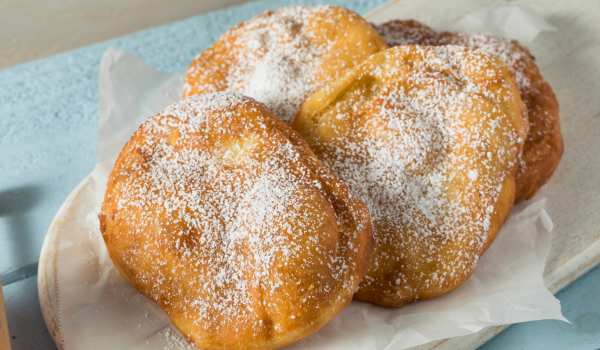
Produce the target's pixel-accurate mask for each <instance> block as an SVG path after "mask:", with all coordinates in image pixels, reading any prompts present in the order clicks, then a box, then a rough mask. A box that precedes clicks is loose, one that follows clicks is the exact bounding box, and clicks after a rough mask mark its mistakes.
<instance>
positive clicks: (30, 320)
mask: <svg viewBox="0 0 600 350" xmlns="http://www.w3.org/2000/svg"><path fill="white" fill-rule="evenodd" d="M383 2H385V0H349V1H343V0H328V1H327V0H297V1H292V0H287V1H269V0H267V1H257V2H252V3H247V4H244V5H241V6H237V7H234V8H229V9H225V10H221V11H216V12H212V13H209V14H204V15H200V16H196V17H193V18H190V19H187V20H183V21H179V22H175V23H172V24H169V25H165V26H160V27H156V28H153V29H149V30H145V31H141V32H138V33H134V34H131V35H127V36H124V37H121V38H117V39H113V40H109V41H106V42H102V43H99V44H95V45H92V46H88V47H85V48H82V49H78V50H74V51H69V52H66V53H63V54H60V55H56V56H53V57H50V58H46V59H43V60H39V61H34V62H31V63H27V64H23V65H20V66H16V67H12V68H8V69H5V70H1V71H0V164H2V165H1V169H2V170H1V171H0V273H1V274H2V282H3V283H4V286H3V290H4V294H5V299H6V303H7V313H8V320H9V328H10V330H11V333H12V334H13V335H14V336H15V338H14V339H13V348H14V349H17V350H18V349H54V348H55V346H54V345H53V343H52V340H51V339H50V337H49V335H48V333H47V330H46V327H45V325H44V322H43V319H42V316H41V311H40V309H39V304H38V301H37V282H36V278H35V273H36V271H37V261H38V258H39V253H40V248H41V245H42V241H43V239H44V235H45V233H46V230H47V229H48V226H49V224H50V222H51V220H52V218H53V216H54V214H55V213H56V212H57V210H58V208H59V207H60V205H61V203H62V202H63V201H64V199H65V198H66V197H67V195H68V194H69V193H70V192H71V190H72V189H73V188H75V186H76V185H77V184H78V183H79V182H80V181H81V180H82V179H83V178H84V177H85V176H86V175H87V174H88V173H90V172H91V170H92V169H93V166H94V162H95V151H94V146H95V143H96V131H97V120H98V68H99V63H100V57H101V55H102V52H104V50H106V49H107V48H108V47H111V46H112V47H114V48H116V49H119V50H124V51H129V52H132V53H134V54H135V55H137V56H139V57H141V58H142V59H143V60H144V61H146V62H147V63H149V64H150V65H151V66H152V67H154V68H156V69H158V70H161V71H168V72H180V71H183V70H185V69H186V68H187V66H188V64H189V62H190V61H191V59H192V58H193V57H194V56H195V55H196V54H197V53H199V52H200V51H202V50H204V49H206V48H207V47H209V46H210V45H211V44H212V43H213V42H214V41H215V40H216V39H217V38H218V37H219V35H220V34H221V33H222V32H224V31H225V30H227V29H229V28H230V27H231V26H233V25H235V24H237V23H239V22H241V21H243V20H246V19H248V18H250V17H252V16H254V15H256V14H258V13H261V12H263V11H265V10H268V9H275V8H278V7H282V6H288V5H300V4H302V5H315V4H321V3H329V4H335V5H343V6H345V7H348V8H350V9H352V10H355V11H357V12H359V13H366V12H368V11H369V10H371V9H373V8H375V7H376V6H378V5H380V4H382V3H383ZM598 290H600V268H596V269H594V270H592V271H591V272H590V273H588V274H587V275H586V276H584V277H583V278H582V279H580V280H579V281H577V282H576V283H574V284H573V285H571V286H569V287H568V288H567V289H565V290H564V291H563V292H561V293H560V294H558V297H559V299H560V300H561V302H562V303H563V310H564V313H565V316H566V317H567V318H568V319H569V320H570V321H571V322H573V324H571V325H569V324H566V323H561V322H558V321H539V322H530V323H527V324H520V325H516V326H512V327H510V328H509V329H508V330H507V331H505V332H504V333H502V334H501V335H500V336H498V337H496V338H495V339H493V340H492V341H490V342H489V343H488V344H486V345H485V346H483V347H482V348H483V349H486V350H491V349H519V348H523V349H598V348H600V298H598V295H599V294H598V292H597V291H598Z"/></svg>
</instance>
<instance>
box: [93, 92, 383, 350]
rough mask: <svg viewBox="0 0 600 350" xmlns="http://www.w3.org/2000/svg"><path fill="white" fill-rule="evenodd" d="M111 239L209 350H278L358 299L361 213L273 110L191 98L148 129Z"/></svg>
mask: <svg viewBox="0 0 600 350" xmlns="http://www.w3.org/2000/svg"><path fill="white" fill-rule="evenodd" d="M99 217H100V225H101V231H102V234H103V237H104V241H105V242H106V247H107V248H108V252H109V254H110V257H111V259H112V260H113V262H114V263H115V265H116V266H117V268H118V269H119V271H120V272H121V274H122V275H123V277H125V279H127V280H128V281H129V282H130V283H131V284H132V285H133V286H134V287H135V288H136V289H137V290H139V291H140V292H141V293H143V294H144V295H146V296H147V297H148V298H150V299H152V300H153V301H154V302H155V303H156V304H158V305H159V306H160V307H161V308H162V309H163V310H164V311H165V312H166V313H167V315H169V317H170V318H171V320H172V321H173V324H174V325H175V327H177V328H178V329H179V330H180V331H181V333H182V334H183V335H184V336H185V337H186V338H187V339H188V340H189V341H191V342H193V343H194V344H195V345H196V346H198V347H199V348H201V349H275V348H279V347H282V346H285V345H287V344H290V343H292V342H294V341H297V340H299V339H301V338H304V337H306V336H308V335H309V334H311V333H313V332H315V331H316V330H318V329H319V328H320V327H321V326H323V325H324V324H325V323H326V322H327V321H329V320H330V319H331V318H332V317H333V316H335V315H336V314H337V313H338V312H339V311H340V310H341V309H342V308H343V307H344V306H346V305H347V304H348V303H349V302H350V301H351V299H352V295H353V293H354V290H355V289H356V288H357V286H358V284H359V282H360V280H361V279H362V277H363V274H364V272H365V270H366V267H367V264H368V260H369V252H370V250H371V239H372V237H371V235H372V228H371V223H370V218H369V213H368V210H367V209H366V207H365V205H364V203H362V202H360V201H359V200H357V199H356V198H354V197H352V196H351V194H350V193H349V190H348V187H347V186H346V185H345V184H344V183H343V182H341V181H340V180H339V179H338V178H337V177H335V176H334V175H332V173H331V172H330V171H329V170H328V169H327V168H326V167H324V166H323V164H322V163H321V162H319V161H318V160H317V158H316V157H315V155H314V154H313V153H312V152H311V150H310V148H309V147H308V145H307V144H306V142H305V141H304V140H302V138H301V137H300V136H299V135H298V134H297V133H295V132H294V131H292V130H291V129H290V128H289V127H288V126H287V125H286V124H285V123H283V122H282V121H281V120H280V119H278V118H277V117H275V116H274V115H273V114H272V113H271V112H270V111H269V110H268V109H267V108H266V107H265V106H264V105H263V104H262V103H258V102H256V101H255V100H253V99H251V98H248V97H244V96H242V95H238V94H235V93H231V92H219V93H215V94H207V95H202V96H194V97H191V98H189V99H186V100H184V101H181V102H179V103H176V104H174V105H172V106H171V107H168V108H167V109H165V110H164V111H162V112H161V113H160V114H158V115H157V116H155V117H153V118H151V119H149V120H148V121H146V122H145V123H144V124H143V125H142V126H141V127H140V128H139V129H138V130H137V131H136V133H135V134H134V135H133V137H132V138H131V140H130V141H129V143H127V145H126V146H125V148H124V149H123V151H122V152H121V154H120V155H119V158H118V160H117V162H116V164H115V167H114V169H113V171H112V173H111V175H110V178H109V181H108V186H107V190H106V195H105V197H104V203H103V204H102V214H100V216H99Z"/></svg>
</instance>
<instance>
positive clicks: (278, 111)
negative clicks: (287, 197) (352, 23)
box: [185, 6, 331, 122]
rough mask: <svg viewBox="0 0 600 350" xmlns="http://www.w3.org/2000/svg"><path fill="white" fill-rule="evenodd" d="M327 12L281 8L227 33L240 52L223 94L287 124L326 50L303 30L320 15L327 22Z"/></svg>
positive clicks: (308, 90) (311, 85) (313, 86)
mask: <svg viewBox="0 0 600 350" xmlns="http://www.w3.org/2000/svg"><path fill="white" fill-rule="evenodd" d="M330 10H331V7H330V6H313V7H305V6H298V7H286V8H282V9H280V10H278V11H277V12H275V13H273V14H271V15H269V16H258V17H255V18H254V19H252V20H251V21H249V22H247V25H245V26H243V27H241V28H237V29H233V30H231V31H230V32H228V33H227V35H228V38H233V42H231V46H232V47H238V48H244V49H243V50H242V51H241V52H239V53H238V54H237V56H236V59H238V61H236V62H235V64H233V65H232V67H231V69H230V71H229V72H228V73H227V74H228V75H227V85H228V89H229V90H231V91H236V92H239V93H242V94H244V95H247V96H250V97H253V98H255V99H256V100H258V101H260V102H263V103H264V104H266V105H267V107H269V109H271V110H272V111H273V112H274V113H275V115H277V116H278V117H280V118H281V119H283V120H284V121H285V122H289V121H291V120H292V119H293V118H294V116H295V115H296V113H297V112H298V110H299V109H300V106H301V105H302V103H303V102H304V101H305V100H306V99H307V98H308V97H309V96H310V95H311V94H312V92H314V91H315V90H316V89H317V87H318V86H317V85H316V83H315V77H316V76H317V75H318V74H320V72H319V68H318V63H319V60H318V58H319V56H320V55H321V54H322V53H323V52H327V51H329V46H330V43H325V44H319V43H318V42H317V41H316V40H314V38H310V37H309V34H308V29H307V28H306V27H307V26H309V24H310V20H311V19H312V18H313V17H314V16H315V15H317V14H324V16H323V18H325V19H324V20H325V21H327V20H328V19H327V13H328V12H329V11H330ZM190 69H191V70H193V69H195V68H194V67H190ZM188 74H200V72H193V71H191V72H188ZM185 88H187V89H189V88H190V87H189V85H188V86H186V87H185Z"/></svg>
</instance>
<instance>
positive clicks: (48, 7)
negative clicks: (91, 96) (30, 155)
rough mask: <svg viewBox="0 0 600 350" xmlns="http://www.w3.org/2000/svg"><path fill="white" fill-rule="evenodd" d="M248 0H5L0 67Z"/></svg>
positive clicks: (0, 0)
mask: <svg viewBox="0 0 600 350" xmlns="http://www.w3.org/2000/svg"><path fill="white" fill-rule="evenodd" d="M247 1H248V0H102V1H97V0H60V1H58V0H0V52H1V54H0V69H2V68H6V67H9V66H13V65H16V64H20V63H24V62H27V61H31V60H34V59H38V58H42V57H47V56H50V55H53V54H56V53H59V52H63V51H66V50H71V49H75V48H78V47H81V46H85V45H89V44H92V43H96V42H99V41H103V40H107V39H111V38H114V37H118V36H121V35H125V34H128V33H132V32H135V31H138V30H142V29H145V28H150V27H154V26H158V25H161V24H165V23H169V22H172V21H176V20H179V19H184V18H188V17H191V16H195V15H198V14H201V13H204V12H208V11H213V10H217V9H221V8H224V7H229V6H233V5H237V4H241V3H243V2H247Z"/></svg>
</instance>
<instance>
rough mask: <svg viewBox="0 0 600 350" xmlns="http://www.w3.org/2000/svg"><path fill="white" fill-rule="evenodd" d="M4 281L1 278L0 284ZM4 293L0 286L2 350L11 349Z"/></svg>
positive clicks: (0, 346) (0, 347)
mask: <svg viewBox="0 0 600 350" xmlns="http://www.w3.org/2000/svg"><path fill="white" fill-rule="evenodd" d="M1 285H2V281H1V280H0V286H1ZM4 305H5V304H4V295H3V294H2V287H0V350H10V333H9V332H8V321H7V320H6V308H5V307H4Z"/></svg>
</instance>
